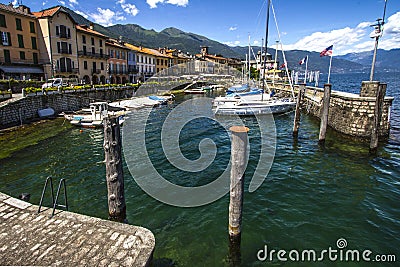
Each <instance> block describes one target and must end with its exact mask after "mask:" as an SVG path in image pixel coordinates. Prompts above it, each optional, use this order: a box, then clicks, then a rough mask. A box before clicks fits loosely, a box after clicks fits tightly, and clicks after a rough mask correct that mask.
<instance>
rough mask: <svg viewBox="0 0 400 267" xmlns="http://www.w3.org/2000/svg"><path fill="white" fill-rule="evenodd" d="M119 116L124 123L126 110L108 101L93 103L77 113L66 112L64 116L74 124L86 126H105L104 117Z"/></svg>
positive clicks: (120, 121)
mask: <svg viewBox="0 0 400 267" xmlns="http://www.w3.org/2000/svg"><path fill="white" fill-rule="evenodd" d="M110 115H113V116H118V119H119V124H122V123H123V121H124V120H123V117H124V115H125V112H124V111H121V109H119V108H113V107H110V106H109V105H108V103H107V102H95V103H91V104H90V107H89V109H82V110H81V111H79V112H78V113H76V114H65V115H64V117H65V118H66V119H68V120H69V121H70V123H71V124H72V125H75V126H80V127H84V128H97V127H102V126H103V119H104V118H105V117H107V116H110Z"/></svg>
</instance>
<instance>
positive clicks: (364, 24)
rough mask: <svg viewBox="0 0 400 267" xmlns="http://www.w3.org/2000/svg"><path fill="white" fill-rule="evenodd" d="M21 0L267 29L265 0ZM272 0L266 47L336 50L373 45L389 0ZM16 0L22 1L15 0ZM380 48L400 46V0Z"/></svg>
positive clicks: (236, 35) (224, 27)
mask: <svg viewBox="0 0 400 267" xmlns="http://www.w3.org/2000/svg"><path fill="white" fill-rule="evenodd" d="M21 2H22V4H24V5H27V6H29V7H30V8H31V10H32V11H40V10H43V9H46V8H50V7H53V6H56V5H63V6H66V7H68V8H70V9H72V10H74V11H75V12H77V13H79V14H81V15H82V16H84V17H85V18H87V19H88V20H90V21H93V22H95V23H98V24H101V25H103V26H111V25H115V24H138V25H140V26H142V27H143V28H145V29H154V30H156V31H158V32H159V31H162V30H163V29H165V28H168V27H175V28H178V29H180V30H183V31H185V32H191V33H195V34H199V35H203V36H206V37H208V38H210V39H212V40H215V41H218V42H221V43H224V44H227V45H230V46H247V45H248V44H249V37H250V43H251V44H252V45H258V46H261V43H262V40H263V39H265V32H266V14H267V0H96V1H93V0H42V1H37V0H31V1H29V2H28V1H26V0H19V3H21ZM271 2H272V7H271V9H270V20H269V27H268V29H269V34H268V47H274V48H275V47H276V44H277V41H279V43H280V44H281V45H282V46H283V49H284V50H295V49H297V50H308V51H316V52H320V51H322V50H323V49H324V48H326V47H328V46H330V45H333V53H334V55H335V54H336V55H343V54H346V53H351V52H362V51H371V50H373V48H374V39H372V38H370V37H369V36H370V33H371V32H372V31H373V27H371V26H370V25H372V24H374V23H375V22H376V19H378V18H382V17H383V7H384V4H385V0H335V1H317V0H303V1H299V0H271ZM6 3H7V2H6ZM13 3H14V5H18V1H17V0H14V2H13ZM274 14H275V15H274ZM278 29H279V31H278ZM278 33H279V34H278ZM279 47H280V46H279ZM379 48H380V49H386V50H389V49H393V48H400V0H387V10H386V18H385V27H384V33H383V36H382V38H381V39H380V41H379ZM210 52H211V53H212V48H210Z"/></svg>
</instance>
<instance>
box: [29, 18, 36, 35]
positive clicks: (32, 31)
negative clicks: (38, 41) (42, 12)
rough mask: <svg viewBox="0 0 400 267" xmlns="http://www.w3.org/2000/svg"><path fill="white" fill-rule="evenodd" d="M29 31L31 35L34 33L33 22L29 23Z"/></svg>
mask: <svg viewBox="0 0 400 267" xmlns="http://www.w3.org/2000/svg"><path fill="white" fill-rule="evenodd" d="M29 29H30V32H31V33H35V22H33V21H29Z"/></svg>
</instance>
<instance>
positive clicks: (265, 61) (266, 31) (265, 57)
mask: <svg viewBox="0 0 400 267" xmlns="http://www.w3.org/2000/svg"><path fill="white" fill-rule="evenodd" d="M270 6H271V0H268V5H267V23H266V30H265V54H264V67H263V91H265V78H266V77H265V68H266V67H267V50H268V29H269V8H270ZM261 56H262V54H261Z"/></svg>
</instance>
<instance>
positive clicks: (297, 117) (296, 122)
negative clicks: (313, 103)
mask: <svg viewBox="0 0 400 267" xmlns="http://www.w3.org/2000/svg"><path fill="white" fill-rule="evenodd" d="M305 87H306V85H305V84H301V85H300V88H299V93H298V94H297V102H296V112H295V114H294V122H293V136H294V137H297V136H298V135H299V127H300V105H301V100H302V98H303V95H304V91H305Z"/></svg>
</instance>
